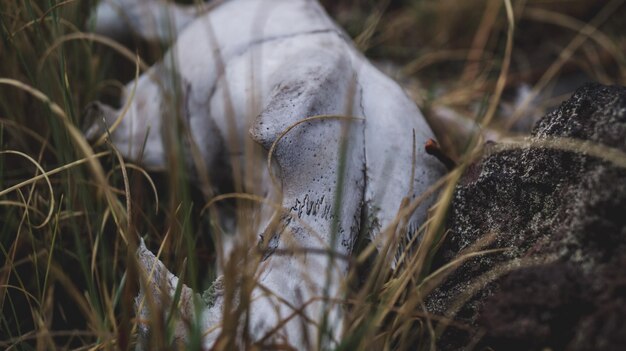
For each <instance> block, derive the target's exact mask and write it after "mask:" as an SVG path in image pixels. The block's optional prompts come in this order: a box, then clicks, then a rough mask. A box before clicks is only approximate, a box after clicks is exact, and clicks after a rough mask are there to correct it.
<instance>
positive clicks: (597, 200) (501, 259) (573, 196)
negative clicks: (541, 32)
mask: <svg viewBox="0 0 626 351" xmlns="http://www.w3.org/2000/svg"><path fill="white" fill-rule="evenodd" d="M550 138H574V139H576V140H580V141H581V142H582V141H590V142H593V143H594V144H599V145H602V146H604V147H608V148H612V149H617V150H621V151H622V152H626V88H622V87H607V86H601V85H597V84H589V85H585V86H583V87H582V88H580V89H578V90H577V91H576V93H575V94H574V95H573V96H572V97H571V98H570V99H569V100H568V101H566V102H564V103H563V104H562V105H561V106H560V107H559V108H558V109H557V110H555V111H553V112H552V113H549V114H548V115H547V116H545V117H544V118H543V119H542V120H540V121H539V122H538V124H537V125H536V127H535V129H534V131H533V140H535V141H536V142H538V143H540V142H542V141H546V140H550ZM555 143H556V148H547V147H525V148H521V149H514V150H511V149H507V150H505V151H502V150H499V148H498V145H489V146H487V147H486V152H485V155H484V156H483V157H482V159H480V160H479V161H477V162H475V163H474V164H473V165H471V166H470V167H469V168H468V169H467V171H466V172H465V175H464V176H463V178H462V180H461V182H460V184H459V185H458V186H457V189H456V191H455V195H454V199H453V202H452V207H451V212H450V216H449V222H448V224H449V228H450V230H451V232H450V233H449V235H448V236H447V237H446V240H445V242H444V243H443V245H442V246H441V248H440V250H439V252H438V254H437V257H436V258H435V262H434V267H438V266H441V265H442V264H444V263H445V262H448V261H450V260H451V259H452V258H454V257H455V256H456V255H457V253H458V252H459V251H461V250H463V249H466V248H468V247H469V246H470V245H472V244H473V243H475V242H476V240H478V239H479V238H482V237H484V236H485V235H487V234H493V235H494V239H493V240H492V241H491V243H490V244H489V245H488V246H487V247H488V248H506V251H505V252H503V253H499V254H489V255H484V256H482V257H479V258H475V259H471V260H470V261H468V262H466V263H464V264H463V265H462V266H461V267H460V268H459V269H457V270H456V271H455V272H454V273H452V274H451V275H450V276H449V277H448V279H447V280H446V281H445V282H444V283H443V284H442V285H441V286H440V287H439V288H438V289H437V290H436V291H434V292H433V293H432V294H431V296H430V297H429V300H428V306H429V309H430V310H431V311H432V312H434V313H438V314H445V313H446V311H447V310H448V309H450V307H451V306H452V305H453V304H454V303H455V302H456V301H458V299H460V298H462V297H463V296H466V297H469V296H473V297H471V298H470V299H469V300H468V302H466V303H465V304H464V305H463V307H462V308H461V309H460V311H459V312H458V314H457V315H456V318H457V320H458V321H461V322H464V323H467V324H468V325H469V326H470V327H471V328H470V331H467V330H462V329H455V328H453V327H449V328H448V330H447V332H446V333H444V334H443V335H442V336H441V338H440V340H439V344H440V347H441V348H442V349H444V350H451V349H457V348H461V347H462V346H463V345H466V344H468V343H470V342H473V341H476V340H480V341H479V343H478V345H479V346H480V347H482V346H491V347H494V348H495V349H506V350H541V349H544V348H551V349H555V350H559V349H568V350H616V349H619V347H621V346H623V345H625V344H626V323H625V321H626V317H625V316H626V314H625V313H624V311H625V310H626V289H625V288H626V270H625V269H624V267H625V265H624V264H625V262H626V169H624V168H622V167H620V166H618V165H616V164H615V163H614V162H611V161H610V160H608V159H603V158H602V156H603V155H599V156H601V157H597V156H598V155H596V156H590V155H583V154H582V153H581V152H575V151H571V150H570V151H565V150H563V149H558V145H559V142H558V141H557V142H555ZM613 151H615V150H613ZM606 155H607V157H608V155H609V152H607V153H606ZM618 157H622V158H624V155H623V154H622V155H618ZM622 163H623V162H622ZM512 260H518V261H513V262H518V263H519V265H518V266H520V267H519V268H509V269H505V270H504V272H503V273H504V274H503V275H502V276H501V277H500V278H498V277H497V276H496V275H493V274H492V276H493V279H490V280H491V282H488V283H486V284H485V285H484V286H483V287H482V288H480V289H478V291H470V288H469V287H470V286H471V285H472V284H473V283H476V282H478V281H479V280H480V279H482V278H484V277H486V276H485V274H486V272H488V271H490V270H493V269H496V270H497V269H498V268H504V267H505V265H507V263H508V262H512ZM531 260H534V261H531ZM522 266H523V267H522ZM492 272H493V271H492ZM474 293H475V294H474ZM482 333H484V336H482V335H483V334H482ZM481 336H482V337H481ZM480 347H479V348H480Z"/></svg>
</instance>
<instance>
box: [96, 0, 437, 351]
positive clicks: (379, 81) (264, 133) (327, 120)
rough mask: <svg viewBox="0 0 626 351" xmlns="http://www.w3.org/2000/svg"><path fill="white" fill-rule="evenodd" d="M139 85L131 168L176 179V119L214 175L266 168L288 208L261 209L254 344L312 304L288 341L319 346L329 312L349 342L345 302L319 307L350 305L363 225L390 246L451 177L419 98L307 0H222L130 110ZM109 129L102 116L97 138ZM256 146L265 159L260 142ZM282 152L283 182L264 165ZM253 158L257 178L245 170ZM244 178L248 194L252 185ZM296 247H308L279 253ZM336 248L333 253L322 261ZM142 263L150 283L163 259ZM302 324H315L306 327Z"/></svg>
mask: <svg viewBox="0 0 626 351" xmlns="http://www.w3.org/2000/svg"><path fill="white" fill-rule="evenodd" d="M118 2H120V3H122V1H121V0H118ZM168 6H173V5H168ZM120 8H122V9H123V8H124V7H123V6H121V7H120ZM96 13H98V12H96ZM96 20H98V18H96ZM107 26H109V27H110V28H118V27H116V26H115V25H112V24H111V23H109V24H107ZM101 28H105V27H104V26H103V27H101ZM102 31H103V33H105V34H106V30H105V29H103V30H102ZM139 34H141V33H139ZM172 72H175V73H176V77H177V80H176V83H172V80H171V79H170V77H171V76H172ZM134 84H135V82H130V83H129V84H128V85H127V87H126V95H125V96H124V97H123V101H122V103H121V105H125V104H126V103H127V102H129V103H130V109H129V112H128V114H127V115H126V116H125V117H124V119H123V120H122V121H121V123H120V124H119V126H117V128H115V129H113V130H111V141H112V142H113V144H114V145H115V146H116V147H117V148H118V149H119V150H120V152H122V153H123V155H124V156H125V157H126V158H127V159H130V160H134V161H136V162H139V163H141V164H143V165H144V166H146V167H147V168H150V169H153V170H166V169H167V168H168V157H167V155H166V150H167V148H168V146H167V145H168V138H171V136H169V135H168V133H169V127H168V125H169V124H171V123H175V122H176V119H175V118H174V117H172V116H174V115H177V114H178V115H180V116H182V117H181V119H182V120H183V122H184V123H183V124H184V126H185V127H186V131H187V135H188V139H187V140H185V143H187V144H188V145H189V147H188V149H189V150H198V152H199V153H200V154H201V159H202V161H203V164H204V165H205V166H206V168H207V169H208V171H209V172H210V173H211V175H212V176H213V175H214V174H216V173H219V172H222V171H223V170H218V169H217V163H218V160H219V159H221V158H224V157H226V158H227V160H228V161H229V163H230V165H231V168H230V169H229V171H230V174H231V176H233V177H234V178H237V177H240V179H248V178H247V177H248V176H249V173H250V172H253V173H255V174H254V178H256V179H257V180H259V181H260V182H261V186H258V185H257V186H256V187H255V192H257V193H258V194H260V195H263V196H267V197H268V198H270V199H277V201H279V202H280V204H281V205H280V207H281V208H282V210H280V211H276V210H273V208H271V207H265V208H262V209H261V210H260V214H259V217H261V218H260V219H259V223H261V225H260V228H258V231H257V232H258V233H262V236H263V240H262V241H263V243H262V244H263V245H264V248H265V252H266V253H265V255H264V257H263V258H262V259H261V260H260V264H259V270H260V274H259V275H258V281H259V286H263V287H264V288H263V289H261V288H260V287H258V288H255V289H253V291H252V302H251V305H250V323H249V325H250V331H251V334H252V335H253V338H257V339H258V338H261V337H262V336H264V335H265V334H266V333H267V332H268V331H270V330H273V329H274V328H276V327H277V326H279V325H281V324H280V322H281V321H282V320H284V319H286V318H288V317H289V316H290V315H292V314H293V313H294V306H295V308H299V307H300V306H299V305H301V304H302V302H303V301H312V302H311V303H310V304H308V305H307V307H306V309H304V312H303V314H304V315H305V316H306V318H304V317H299V318H292V319H290V320H289V321H288V322H286V323H285V324H284V325H282V327H280V330H279V331H278V332H277V337H279V338H281V339H282V340H284V341H287V342H288V343H290V344H291V345H293V346H295V347H296V348H298V347H302V346H303V345H304V343H305V340H304V338H305V337H307V335H308V336H309V337H311V336H312V337H311V339H312V340H318V338H317V335H318V333H320V332H322V331H320V330H318V329H319V328H318V327H317V326H319V325H320V323H321V320H320V318H321V316H322V314H323V310H324V311H325V312H324V313H325V314H326V315H327V316H328V321H329V322H328V325H331V326H332V331H331V339H332V340H334V341H333V342H338V341H339V340H340V337H341V335H340V334H341V319H342V318H341V314H342V310H341V307H340V306H338V305H336V304H330V307H328V305H329V304H327V303H324V302H323V301H322V299H320V297H324V298H326V299H327V300H330V301H336V300H339V299H341V297H342V281H343V278H344V276H345V274H346V272H347V269H348V263H347V261H346V260H345V259H339V258H338V257H348V256H349V255H350V254H351V252H352V249H353V245H354V243H355V240H356V238H357V235H358V234H359V231H360V228H361V227H362V226H367V227H368V228H369V235H370V237H371V239H372V240H374V242H375V243H376V245H377V246H378V247H382V246H383V245H384V243H385V242H386V241H387V240H390V239H392V238H389V237H385V238H383V237H381V235H380V233H382V232H383V229H385V228H386V227H387V226H389V225H390V224H391V223H392V221H393V220H394V218H395V217H396V215H397V213H398V210H399V209H400V205H401V202H402V201H403V199H405V198H406V199H408V200H413V199H415V198H416V197H417V196H418V195H420V194H421V193H423V192H424V191H425V190H426V189H427V188H428V187H429V186H430V185H432V184H433V183H434V182H435V181H436V180H437V179H438V178H439V177H440V175H441V174H442V172H443V167H442V166H441V165H440V164H439V163H438V161H437V160H436V159H434V158H432V157H430V156H428V155H426V154H425V152H424V150H423V145H424V143H425V142H426V140H428V139H429V138H433V135H432V132H431V130H430V128H429V126H428V125H427V123H426V122H425V120H424V118H423V116H422V115H421V113H420V111H419V110H418V108H417V107H416V106H415V104H414V102H413V101H412V100H411V99H410V98H409V97H408V96H407V95H406V94H405V93H404V91H403V90H402V88H401V87H400V86H398V84H396V83H395V82H394V81H393V80H391V79H390V78H388V77H386V76H385V75H383V74H382V73H381V72H380V71H378V70H377V69H376V68H374V66H372V65H371V64H370V63H369V62H368V61H367V59H366V58H365V57H364V56H363V55H362V54H361V53H360V52H358V50H357V49H356V48H355V47H354V46H353V44H352V43H351V41H350V39H349V38H348V37H347V36H346V34H345V33H344V32H343V31H342V30H341V29H339V28H338V27H337V26H336V24H335V23H334V22H333V21H332V20H331V19H330V18H329V16H328V15H327V14H326V13H325V11H324V9H323V8H322V7H321V6H320V5H319V4H318V3H317V2H316V1H307V0H274V1H261V0H232V1H227V2H224V3H223V4H220V5H219V6H216V7H215V8H213V9H211V10H210V11H208V12H206V13H204V14H202V15H200V16H198V17H197V18H196V19H194V20H193V21H192V22H190V23H189V24H187V25H186V26H185V27H184V29H182V31H181V32H180V34H179V35H178V36H177V38H176V39H175V41H174V43H173V46H172V47H171V49H170V50H169V51H168V52H167V53H166V54H165V56H164V57H163V59H162V61H161V62H159V63H157V64H156V65H155V66H153V67H152V68H150V69H149V70H148V71H147V72H145V73H144V74H143V75H142V76H141V77H140V78H139V80H138V82H137V87H136V90H135V93H134V97H133V98H132V100H130V101H127V100H128V99H130V98H131V94H130V92H131V91H132V90H133V86H134ZM173 91H177V92H178V94H180V95H182V96H181V97H180V101H183V102H184V103H183V104H182V106H181V107H180V108H179V109H178V110H175V109H174V108H173V107H172V106H171V102H172V101H173V99H172V95H173V93H172V92H173ZM99 110H100V111H101V113H102V114H103V115H104V116H105V120H106V123H107V124H108V125H109V126H112V125H113V121H114V120H115V119H116V118H117V117H118V115H119V114H120V113H121V111H122V109H120V110H118V111H116V110H114V109H112V108H110V107H107V106H102V105H100V107H99ZM341 116H343V117H341ZM311 117H313V118H311ZM103 132H104V128H102V125H101V124H99V123H98V122H97V121H96V123H95V124H94V125H93V126H92V127H91V128H90V129H89V131H88V135H89V136H92V137H93V136H96V135H98V134H100V133H103ZM251 142H253V143H256V144H254V145H260V146H261V147H262V149H263V150H265V154H263V153H259V152H257V151H258V150H253V148H251V147H249V145H250V143H251ZM144 143H145V144H144ZM272 147H273V150H272V151H273V154H272V158H273V160H274V161H275V168H276V172H275V173H274V176H275V178H276V180H277V184H274V183H273V182H272V177H271V176H270V174H269V171H268V169H267V167H266V166H265V164H266V163H265V160H266V157H267V153H266V152H267V151H268V150H270V149H271V148H272ZM189 150H188V151H189ZM251 150H252V151H251ZM188 158H189V159H190V160H191V159H192V157H191V156H190V155H188ZM250 158H252V159H253V161H254V162H255V163H254V164H255V165H256V166H255V167H253V169H248V168H246V167H244V166H243V165H245V164H246V161H247V160H249V159H250ZM241 183H242V184H241V185H240V186H241V189H242V190H249V189H248V188H246V186H245V184H243V183H244V182H243V181H242V182H241ZM217 185H218V186H219V184H217ZM276 185H277V187H276ZM336 205H337V206H336ZM428 205H429V204H428V203H424V204H422V205H420V206H419V207H417V209H416V210H415V211H414V212H413V213H412V214H411V215H410V216H409V218H407V219H406V220H405V225H406V227H407V228H408V231H409V232H411V233H413V232H414V231H415V230H416V229H417V228H418V226H419V225H421V224H422V223H423V222H424V220H425V218H426V211H427V208H428ZM362 218H365V219H366V220H367V221H368V223H362ZM276 223H278V225H274V224H276ZM235 231H237V229H236V228H235ZM388 232H392V231H388ZM235 240H236V239H235ZM297 249H306V250H305V253H298V254H295V253H293V254H286V255H285V254H281V255H277V254H274V253H275V252H290V251H294V250H297ZM329 250H330V251H332V252H333V253H334V255H329V254H319V253H316V252H328V251H329ZM301 251H302V250H301ZM138 255H139V257H140V258H141V259H140V260H139V263H140V267H142V269H143V270H145V271H146V272H147V273H146V274H149V272H150V270H151V267H152V266H153V264H150V263H149V262H150V260H153V261H158V260H157V259H156V258H155V257H154V256H152V255H151V254H150V253H149V251H147V249H146V248H145V247H143V246H142V248H140V251H139V253H138ZM154 264H156V265H157V266H156V267H158V268H159V269H158V270H159V272H160V276H163V277H169V278H168V279H169V280H167V279H166V280H167V281H168V282H169V283H168V284H170V285H169V288H166V289H158V288H154V287H153V288H150V287H146V286H144V287H142V294H145V293H146V291H148V292H149V291H159V293H161V294H162V293H167V292H169V293H170V294H174V290H172V289H171V284H172V283H171V282H172V281H173V279H174V278H175V277H174V276H173V275H171V273H169V272H167V269H166V268H165V267H164V266H163V265H162V264H161V263H160V262H158V263H154ZM390 266H391V262H390ZM161 280H163V279H161ZM154 284H158V283H157V282H156V281H155V283H154ZM168 289H169V290H168ZM268 290H269V291H271V292H272V293H271V294H269V293H268ZM185 292H186V293H187V294H188V295H189V296H192V295H193V294H192V293H191V292H190V291H187V290H185ZM141 308H142V309H140V310H139V311H138V314H139V315H142V316H144V315H145V316H147V315H149V311H148V310H147V309H148V308H149V304H143V305H142V307H141ZM222 308H223V306H222V304H221V302H218V303H215V304H214V305H212V306H211V307H208V306H207V307H206V308H204V310H203V312H202V318H201V319H202V323H203V325H202V327H203V328H204V329H205V330H210V332H207V333H206V335H205V338H204V340H203V342H204V344H205V345H206V346H207V347H210V346H211V345H213V343H214V342H215V340H216V338H217V337H218V336H219V334H220V332H221V330H220V324H219V323H220V319H221V316H222V313H223V310H222ZM164 310H167V308H165V309H164ZM303 318H304V319H305V320H307V321H308V322H307V323H305V324H306V330H305V331H303V328H302V323H303V322H302V319H303ZM142 330H143V331H144V333H147V330H146V329H145V328H144V329H142ZM178 330H179V329H177V335H178ZM180 335H181V336H180V337H181V338H184V333H182V334H180Z"/></svg>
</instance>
